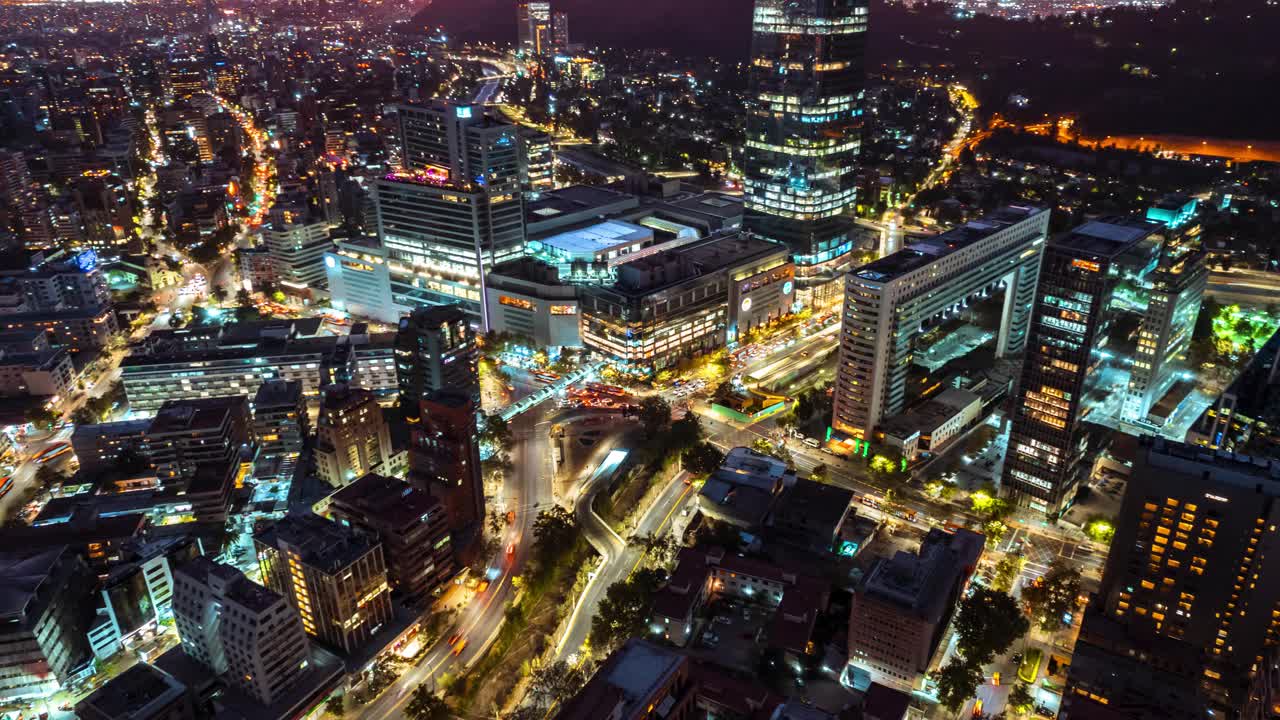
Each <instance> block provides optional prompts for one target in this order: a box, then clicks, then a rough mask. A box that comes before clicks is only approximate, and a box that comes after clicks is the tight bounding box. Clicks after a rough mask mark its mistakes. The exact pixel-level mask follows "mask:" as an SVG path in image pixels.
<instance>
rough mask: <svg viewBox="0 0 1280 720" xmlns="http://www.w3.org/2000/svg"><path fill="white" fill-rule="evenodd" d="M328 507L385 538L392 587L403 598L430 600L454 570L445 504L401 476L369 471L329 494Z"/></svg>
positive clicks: (339, 518) (337, 515)
mask: <svg viewBox="0 0 1280 720" xmlns="http://www.w3.org/2000/svg"><path fill="white" fill-rule="evenodd" d="M326 512H327V513H328V514H329V515H330V516H332V517H333V518H334V519H335V520H337V521H339V522H342V523H345V524H348V525H350V526H351V527H354V528H358V529H360V530H361V531H363V532H366V533H371V534H374V535H376V536H377V537H378V539H379V540H381V541H382V552H383V555H384V556H385V560H386V563H387V577H388V579H389V580H390V581H391V588H392V590H394V591H395V592H396V593H397V594H399V595H400V596H402V597H404V598H407V599H411V600H414V601H425V600H428V599H429V598H430V597H431V594H432V593H433V592H434V591H435V590H436V588H438V587H440V586H441V585H442V584H443V583H445V582H446V581H448V579H449V578H450V577H451V576H452V575H453V572H454V569H455V565H454V561H453V546H452V543H451V540H452V538H451V534H450V530H449V514H448V512H447V511H446V510H445V507H444V504H443V503H441V502H440V500H439V499H438V498H435V497H432V496H431V495H430V494H429V493H426V492H424V491H422V490H421V489H419V488H415V487H413V486H412V485H409V484H408V483H406V482H405V481H403V480H399V479H396V478H392V477H386V476H383V475H377V474H374V473H369V474H368V475H365V476H364V477H362V478H360V479H359V480H356V481H355V482H353V483H351V484H350V485H347V486H346V487H344V488H342V489H341V490H338V491H337V492H335V493H334V494H332V495H330V496H329V502H328V508H327V510H326Z"/></svg>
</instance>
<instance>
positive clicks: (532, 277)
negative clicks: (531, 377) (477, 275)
mask: <svg viewBox="0 0 1280 720" xmlns="http://www.w3.org/2000/svg"><path fill="white" fill-rule="evenodd" d="M487 292H488V293H489V308H490V313H489V320H490V327H491V328H492V330H493V331H494V332H506V333H512V334H514V335H519V336H521V337H527V338H531V339H532V340H533V346H534V347H539V348H548V347H579V346H581V345H582V336H581V335H579V334H578V333H579V330H578V310H579V307H578V290H577V288H576V287H574V286H573V285H570V284H568V283H564V282H561V281H560V273H559V271H558V270H557V269H556V267H555V266H554V265H548V264H547V263H544V262H542V261H541V260H538V259H537V258H533V257H525V258H521V259H519V260H513V261H511V262H506V263H503V264H501V265H498V266H496V267H495V268H494V269H493V273H492V274H490V275H489V287H488V288H487Z"/></svg>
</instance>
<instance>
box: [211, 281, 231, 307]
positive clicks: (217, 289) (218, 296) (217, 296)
mask: <svg viewBox="0 0 1280 720" xmlns="http://www.w3.org/2000/svg"><path fill="white" fill-rule="evenodd" d="M209 294H210V295H212V296H213V299H214V300H217V301H218V302H220V303H221V302H223V301H225V300H226V299H227V289H226V288H224V287H222V286H221V285H214V286H213V289H211V290H210V291H209Z"/></svg>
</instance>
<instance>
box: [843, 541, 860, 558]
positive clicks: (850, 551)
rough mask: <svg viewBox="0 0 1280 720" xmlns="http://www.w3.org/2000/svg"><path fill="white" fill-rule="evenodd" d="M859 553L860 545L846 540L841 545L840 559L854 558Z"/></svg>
mask: <svg viewBox="0 0 1280 720" xmlns="http://www.w3.org/2000/svg"><path fill="white" fill-rule="evenodd" d="M857 553H858V543H856V542H853V541H852V540H845V541H844V542H842V543H840V557H853V556H854V555H856V554H857Z"/></svg>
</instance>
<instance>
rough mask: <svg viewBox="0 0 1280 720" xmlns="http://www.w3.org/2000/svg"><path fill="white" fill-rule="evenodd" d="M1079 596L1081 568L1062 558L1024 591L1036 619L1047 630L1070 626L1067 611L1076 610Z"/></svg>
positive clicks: (1055, 561) (1028, 606)
mask: <svg viewBox="0 0 1280 720" xmlns="http://www.w3.org/2000/svg"><path fill="white" fill-rule="evenodd" d="M1079 596H1080V571H1079V570H1077V569H1075V568H1073V567H1071V566H1069V565H1067V564H1066V563H1065V562H1063V561H1062V560H1061V558H1059V559H1056V560H1054V561H1053V563H1052V564H1051V565H1049V570H1048V572H1046V573H1045V574H1044V576H1042V577H1040V578H1038V579H1037V580H1036V581H1035V582H1034V583H1032V584H1031V585H1029V586H1027V587H1025V588H1023V590H1022V599H1023V600H1024V601H1025V602H1026V603H1027V608H1028V609H1030V610H1031V617H1032V619H1033V620H1035V623H1036V625H1037V626H1038V627H1039V628H1040V629H1041V630H1044V631H1046V632H1053V631H1054V630H1060V629H1062V628H1063V627H1064V626H1065V625H1066V614H1067V613H1069V612H1074V611H1075V609H1076V600H1077V598H1078V597H1079Z"/></svg>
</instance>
